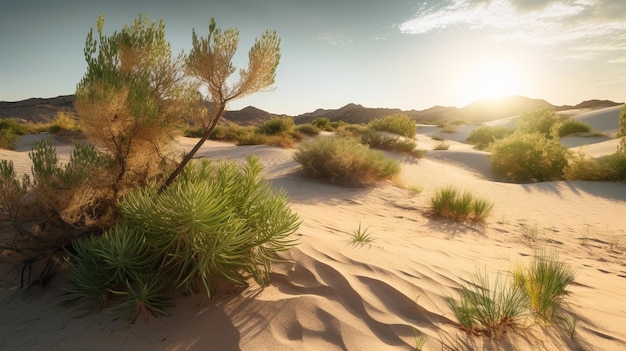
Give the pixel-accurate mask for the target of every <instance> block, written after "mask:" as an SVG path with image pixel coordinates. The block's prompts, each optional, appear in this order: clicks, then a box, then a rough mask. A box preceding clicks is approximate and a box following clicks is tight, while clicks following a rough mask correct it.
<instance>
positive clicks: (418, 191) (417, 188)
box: [407, 185, 424, 194]
mask: <svg viewBox="0 0 626 351" xmlns="http://www.w3.org/2000/svg"><path fill="white" fill-rule="evenodd" d="M407 190H409V191H410V192H412V193H414V194H421V193H422V191H424V187H422V186H421V185H409V186H408V187H407Z"/></svg>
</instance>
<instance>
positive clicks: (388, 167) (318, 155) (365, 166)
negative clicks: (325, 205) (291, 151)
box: [294, 137, 400, 185]
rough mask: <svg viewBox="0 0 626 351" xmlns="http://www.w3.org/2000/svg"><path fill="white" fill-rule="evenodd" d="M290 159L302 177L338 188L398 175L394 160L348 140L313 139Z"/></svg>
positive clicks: (397, 166) (398, 169) (335, 138)
mask: <svg viewBox="0 0 626 351" xmlns="http://www.w3.org/2000/svg"><path fill="white" fill-rule="evenodd" d="M294 158H295V160H296V161H297V162H299V163H300V164H301V165H302V168H303V171H304V174H305V175H306V176H309V177H312V178H317V179H322V180H325V181H327V182H330V183H333V184H339V185H365V184H371V183H375V182H378V181H381V180H385V179H390V178H391V177H393V176H394V175H396V174H398V173H399V172H400V164H399V163H398V162H397V161H395V160H391V159H387V158H385V156H384V154H383V153H382V152H380V151H376V150H371V149H370V148H369V147H367V146H365V145H362V144H360V143H359V142H358V141H357V140H356V139H351V138H341V137H320V138H316V139H315V140H312V141H310V142H305V143H303V144H301V145H300V147H299V148H298V151H297V152H296V154H295V155H294Z"/></svg>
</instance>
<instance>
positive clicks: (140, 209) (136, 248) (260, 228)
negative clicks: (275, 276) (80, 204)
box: [68, 157, 300, 318]
mask: <svg viewBox="0 0 626 351" xmlns="http://www.w3.org/2000/svg"><path fill="white" fill-rule="evenodd" d="M261 170H262V169H261V166H260V163H259V161H258V159H256V158H253V157H250V158H248V160H247V162H246V164H245V165H241V166H240V165H238V164H237V163H235V162H223V163H220V164H216V165H214V164H212V163H211V162H210V161H208V160H202V162H199V163H190V164H188V165H187V167H186V168H185V169H184V171H183V173H181V175H180V176H179V178H177V181H176V182H174V183H172V185H171V186H170V187H167V188H165V189H164V190H163V191H162V192H159V190H158V188H157V187H156V186H150V187H146V188H142V189H139V190H137V191H135V192H133V193H131V194H129V195H128V196H126V197H125V198H124V199H122V200H121V201H120V204H119V206H120V212H121V214H122V218H121V221H120V225H119V226H116V227H115V228H113V229H112V230H111V231H109V232H107V233H105V234H104V235H103V236H102V237H93V238H89V239H77V240H75V242H74V247H75V249H76V251H77V254H76V255H72V258H71V259H70V276H71V279H70V280H71V282H72V287H71V288H70V291H69V293H70V299H69V300H68V301H69V302H73V301H81V300H87V301H89V302H90V303H91V304H90V305H89V306H88V307H89V308H91V309H94V308H97V307H99V306H103V305H104V304H105V303H107V302H108V301H110V300H112V299H117V300H120V299H121V300H122V301H121V303H120V304H119V305H117V306H116V307H115V311H122V310H123V311H128V310H130V315H131V316H133V318H134V317H135V316H136V315H137V311H147V312H151V313H154V314H162V313H161V312H162V307H163V306H165V305H164V299H163V296H162V292H163V291H164V289H171V288H174V289H180V290H183V291H185V292H195V291H196V290H198V289H202V290H204V291H205V292H206V294H207V295H208V296H209V297H211V296H212V294H213V293H214V291H215V288H216V286H217V284H218V282H220V281H224V280H226V281H230V282H232V283H234V284H244V279H245V276H246V275H252V277H254V278H255V280H256V281H257V282H259V283H260V284H263V285H267V284H268V283H269V270H270V265H271V263H272V262H274V261H275V260H277V259H278V256H277V254H278V252H280V251H283V250H286V249H288V248H290V247H292V246H293V245H295V244H296V242H295V239H293V238H291V237H290V236H291V234H293V233H294V232H295V231H296V230H297V228H298V227H299V224H300V220H299V218H298V216H297V215H296V214H295V213H293V212H292V211H291V210H290V209H289V207H288V201H287V197H286V195H285V193H284V192H283V191H279V192H276V191H273V190H272V188H271V186H270V184H269V183H267V182H265V181H264V179H263V178H262V177H261V176H260V173H261ZM98 263H99V265H100V267H97V266H98ZM197 282H200V283H201V286H200V287H198V286H196V283H197Z"/></svg>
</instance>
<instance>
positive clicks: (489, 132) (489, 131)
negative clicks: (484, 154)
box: [467, 126, 513, 150]
mask: <svg viewBox="0 0 626 351" xmlns="http://www.w3.org/2000/svg"><path fill="white" fill-rule="evenodd" d="M512 133H513V130H512V129H509V128H506V127H502V126H482V127H479V128H476V129H474V130H472V132H471V133H470V135H469V137H468V138H467V142H468V143H470V144H473V145H474V146H476V148H477V149H479V150H484V149H486V148H488V147H489V146H490V145H491V144H492V143H493V142H494V141H496V140H500V139H504V138H506V137H508V136H509V135H511V134H512Z"/></svg>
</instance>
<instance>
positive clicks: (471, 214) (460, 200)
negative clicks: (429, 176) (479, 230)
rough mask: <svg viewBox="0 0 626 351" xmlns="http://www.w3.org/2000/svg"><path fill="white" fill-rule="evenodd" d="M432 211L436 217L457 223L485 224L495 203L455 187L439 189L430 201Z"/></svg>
mask: <svg viewBox="0 0 626 351" xmlns="http://www.w3.org/2000/svg"><path fill="white" fill-rule="evenodd" d="M430 207H431V211H432V212H433V214H434V215H436V216H441V217H445V218H450V219H453V220H456V221H461V222H464V221H469V222H485V221H486V220H487V217H488V216H489V214H490V213H491V209H492V208H493V203H491V202H489V201H487V200H483V199H479V198H475V197H474V195H473V194H472V193H471V192H468V191H460V190H458V189H457V188H455V187H453V186H447V187H444V188H441V189H439V190H438V191H437V192H436V193H435V195H434V196H432V197H431V199H430Z"/></svg>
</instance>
